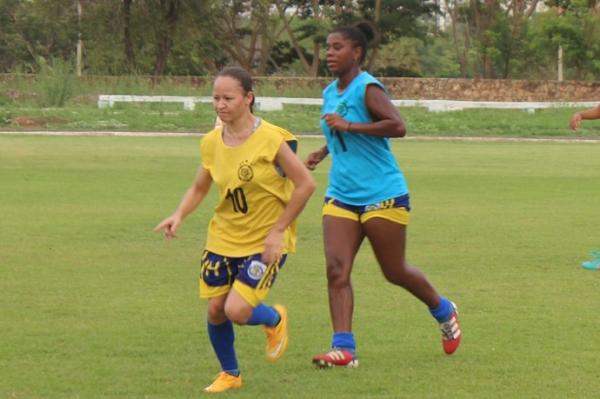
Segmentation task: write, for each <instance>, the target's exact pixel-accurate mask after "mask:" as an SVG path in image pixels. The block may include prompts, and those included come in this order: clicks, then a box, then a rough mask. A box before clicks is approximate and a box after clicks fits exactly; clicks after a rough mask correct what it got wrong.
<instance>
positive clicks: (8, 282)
mask: <svg viewBox="0 0 600 399" xmlns="http://www.w3.org/2000/svg"><path fill="white" fill-rule="evenodd" d="M197 143H198V140H197V139H195V138H124V137H120V138H115V137H28V136H3V137H0V215H2V219H1V220H2V227H1V228H0V293H1V294H0V397H3V398H4V397H6V398H192V397H198V395H201V394H202V388H203V387H204V386H206V385H208V384H209V383H210V382H211V380H212V378H213V376H214V374H215V373H216V372H217V371H218V364H217V361H216V359H215V357H214V354H213V352H212V349H211V347H210V345H209V343H208V337H207V334H206V327H205V310H206V306H205V302H203V301H201V300H199V299H198V298H197V296H196V292H197V275H198V270H199V255H200V252H201V249H202V247H203V242H204V236H205V228H206V223H207V221H208V218H209V217H210V215H211V213H212V207H213V204H214V195H211V196H210V197H209V198H208V199H207V201H206V202H205V203H204V204H203V205H202V206H201V207H200V208H199V209H198V210H197V211H196V213H194V214H193V215H192V216H190V217H189V218H188V220H186V222H185V223H184V225H183V226H182V228H181V231H180V234H179V235H180V238H179V239H178V240H176V241H173V242H165V241H163V239H162V238H161V236H160V235H158V234H154V233H152V231H151V229H152V227H153V226H154V225H155V224H156V223H158V222H159V221H160V220H162V218H164V217H166V216H167V215H168V214H169V213H170V212H172V210H173V209H174V208H175V206H176V205H177V204H178V202H179V200H180V198H181V196H182V194H183V192H184V190H185V189H186V188H187V187H188V185H189V184H190V183H191V181H192V179H193V178H194V174H195V168H196V167H197V165H198V164H199V159H198V146H197ZM320 145H322V141H320V140H317V139H304V140H302V142H301V153H302V154H303V155H305V154H306V153H307V152H308V151H310V150H312V149H314V148H316V147H317V146H320ZM394 150H395V152H396V155H397V158H398V159H399V162H400V165H401V167H402V168H403V170H404V172H405V174H406V175H407V178H408V182H409V187H410V189H411V197H412V205H413V212H412V222H411V225H410V228H409V248H408V255H409V260H410V261H411V262H412V263H414V264H415V265H417V266H419V267H420V268H421V269H422V270H423V271H424V272H425V273H426V274H427V276H428V277H429V279H430V280H431V281H432V282H433V284H434V286H435V287H436V288H437V289H438V290H439V291H440V292H441V293H442V294H444V295H447V296H448V297H450V298H451V299H452V300H454V301H455V302H456V303H457V304H458V306H459V309H460V312H461V323H462V328H463V331H464V341H463V346H462V347H461V348H460V349H459V350H458V352H457V353H456V354H455V355H453V356H446V355H444V354H443V352H442V349H441V345H440V342H439V340H440V336H439V333H438V331H437V329H436V324H435V323H434V322H433V320H432V318H431V317H430V316H429V315H428V313H427V310H426V309H425V307H424V306H423V305H422V304H421V303H419V302H418V301H417V300H416V299H415V298H413V297H411V296H410V295H409V294H408V293H406V292H405V291H403V290H402V289H399V288H396V287H393V286H391V285H389V284H387V283H385V282H384V279H383V277H382V276H381V273H380V272H379V271H378V267H377V264H376V262H375V260H374V258H373V255H372V253H371V251H370V248H369V247H368V244H367V243H365V245H364V246H363V249H362V250H361V252H360V253H359V255H358V257H357V262H356V264H355V269H354V273H353V284H354V290H355V301H356V307H355V318H354V321H355V334H356V338H357V341H358V350H359V356H360V362H361V366H360V368H358V369H356V370H345V369H342V370H324V371H319V370H315V369H313V368H312V366H311V365H310V358H311V356H312V355H313V354H315V353H316V352H319V351H322V350H325V349H327V347H328V344H329V340H330V333H331V328H330V323H329V315H328V306H327V296H326V281H325V273H324V262H323V255H322V236H321V228H320V208H321V198H322V194H323V190H324V188H325V184H326V175H327V173H326V171H327V166H328V164H327V163H325V164H324V165H321V167H320V168H319V169H318V170H317V172H316V173H315V176H316V178H317V181H318V191H317V192H316V193H315V195H314V196H313V198H312V199H311V201H310V203H309V204H308V206H307V209H306V210H305V212H304V213H303V214H302V216H301V220H300V228H299V234H300V238H299V249H298V252H297V253H296V254H294V255H293V256H291V257H290V259H289V261H288V263H287V265H286V266H285V268H284V269H283V270H282V272H281V274H280V276H279V278H278V281H277V283H276V285H275V287H274V289H273V291H272V293H271V295H270V297H269V298H268V302H269V303H275V302H282V303H284V304H286V305H287V306H288V308H289V311H290V318H291V319H290V328H291V331H290V334H291V342H290V346H289V349H288V352H287V353H286V355H285V356H284V358H282V360H281V361H280V362H279V363H277V364H275V365H273V364H269V363H267V362H266V361H265V360H264V358H263V356H264V355H263V347H264V338H263V335H262V331H261V330H260V329H259V328H252V327H243V328H239V327H236V334H237V337H236V346H237V350H238V355H239V362H240V366H241V368H242V373H243V378H244V387H243V389H242V390H240V391H236V392H235V393H231V394H224V395H223V396H224V397H233V396H235V397H238V398H257V397H262V398H271V397H272V398H281V397H291V398H315V397H327V398H329V397H330V398H354V397H372V398H437V397H445V396H451V397H454V398H512V397H540V398H565V397H576V398H593V397H596V396H597V394H598V392H600V380H599V379H598V378H597V377H598V374H597V373H598V370H600V356H598V349H597V348H598V338H597V335H598V334H597V326H598V317H597V306H598V292H599V290H600V273H595V272H590V271H586V270H583V269H582V268H581V267H580V263H581V261H583V260H586V259H587V258H588V252H589V251H590V250H592V249H594V248H600V236H599V235H598V226H599V225H600V211H599V210H598V204H599V203H600V200H599V198H600V157H599V156H598V154H599V153H600V147H599V145H598V144H583V143H513V142H511V143H484V142H458V141H457V142H415V141H401V140H398V141H394Z"/></svg>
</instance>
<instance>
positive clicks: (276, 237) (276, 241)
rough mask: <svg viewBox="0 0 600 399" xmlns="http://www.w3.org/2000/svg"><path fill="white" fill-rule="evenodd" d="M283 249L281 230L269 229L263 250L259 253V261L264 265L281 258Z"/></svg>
mask: <svg viewBox="0 0 600 399" xmlns="http://www.w3.org/2000/svg"><path fill="white" fill-rule="evenodd" d="M282 250H283V231H277V230H271V232H269V235H267V238H266V239H265V250H264V251H263V253H262V254H261V261H262V262H263V263H264V264H265V265H272V264H273V263H275V262H276V261H278V260H279V258H281V251H282Z"/></svg>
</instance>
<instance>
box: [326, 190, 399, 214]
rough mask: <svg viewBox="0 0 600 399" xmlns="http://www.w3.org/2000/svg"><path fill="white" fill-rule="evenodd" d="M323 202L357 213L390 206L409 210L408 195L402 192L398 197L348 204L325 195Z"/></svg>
mask: <svg viewBox="0 0 600 399" xmlns="http://www.w3.org/2000/svg"><path fill="white" fill-rule="evenodd" d="M325 204H333V205H335V206H337V207H339V208H342V209H346V210H348V211H350V212H354V213H357V214H359V215H361V214H363V213H365V212H371V211H377V210H381V209H392V208H405V209H406V210H407V211H410V196H409V195H408V194H404V195H401V196H399V197H394V198H390V199H387V200H383V201H379V202H375V203H373V204H368V205H350V204H346V203H344V202H342V201H340V200H338V199H335V198H332V197H325Z"/></svg>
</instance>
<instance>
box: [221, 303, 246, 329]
mask: <svg viewBox="0 0 600 399" xmlns="http://www.w3.org/2000/svg"><path fill="white" fill-rule="evenodd" d="M225 316H227V318H228V319H229V320H231V321H232V322H234V323H235V324H238V325H244V324H246V322H247V321H248V318H249V316H250V315H249V314H248V312H246V311H245V309H242V308H240V307H237V306H234V305H230V304H226V305H225Z"/></svg>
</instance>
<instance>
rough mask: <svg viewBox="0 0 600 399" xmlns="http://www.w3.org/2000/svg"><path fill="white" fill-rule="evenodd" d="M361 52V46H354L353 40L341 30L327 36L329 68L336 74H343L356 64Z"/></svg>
mask: <svg viewBox="0 0 600 399" xmlns="http://www.w3.org/2000/svg"><path fill="white" fill-rule="evenodd" d="M360 52H361V49H360V48H359V47H353V45H352V41H351V40H349V39H346V38H345V37H344V35H342V34H341V33H339V32H334V33H330V34H329V36H327V68H329V70H330V71H331V72H332V73H333V74H335V75H342V74H343V73H344V72H346V71H348V70H350V68H352V67H353V66H355V65H356V64H357V63H358V60H359V59H360Z"/></svg>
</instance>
